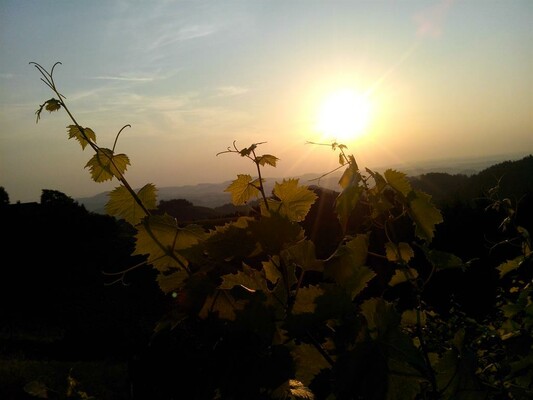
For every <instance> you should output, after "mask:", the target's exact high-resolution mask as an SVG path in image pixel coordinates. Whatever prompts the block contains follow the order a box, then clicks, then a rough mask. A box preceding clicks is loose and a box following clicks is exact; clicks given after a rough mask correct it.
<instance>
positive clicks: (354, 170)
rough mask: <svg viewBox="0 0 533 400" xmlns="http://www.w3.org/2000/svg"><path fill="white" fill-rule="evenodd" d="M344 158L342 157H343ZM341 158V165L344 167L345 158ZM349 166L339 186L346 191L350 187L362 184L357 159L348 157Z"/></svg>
mask: <svg viewBox="0 0 533 400" xmlns="http://www.w3.org/2000/svg"><path fill="white" fill-rule="evenodd" d="M341 156H342V155H341ZM341 156H339V157H340V158H339V160H343V162H341V165H344V158H343V157H341ZM348 161H349V165H348V168H346V169H345V170H344V172H343V174H342V176H341V178H340V179H339V185H340V187H341V188H343V189H346V188H347V187H348V186H357V185H358V184H359V182H361V174H360V173H359V167H358V166H357V162H355V157H354V156H352V155H350V156H348Z"/></svg>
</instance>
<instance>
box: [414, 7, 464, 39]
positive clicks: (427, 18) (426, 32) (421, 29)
mask: <svg viewBox="0 0 533 400" xmlns="http://www.w3.org/2000/svg"><path fill="white" fill-rule="evenodd" d="M453 3H454V0H441V1H439V2H438V3H436V4H434V5H433V6H431V7H429V8H426V9H425V10H422V11H421V12H419V13H417V14H416V15H415V16H414V17H413V19H414V21H415V23H416V24H417V34H418V35H419V36H422V37H424V36H429V37H433V38H437V37H440V36H441V35H442V31H443V27H444V22H445V19H446V16H447V15H448V11H449V10H450V7H451V6H452V4H453Z"/></svg>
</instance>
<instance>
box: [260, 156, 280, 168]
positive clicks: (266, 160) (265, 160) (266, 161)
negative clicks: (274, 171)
mask: <svg viewBox="0 0 533 400" xmlns="http://www.w3.org/2000/svg"><path fill="white" fill-rule="evenodd" d="M278 160H279V158H277V157H274V156H273V155H271V154H264V155H262V156H259V157H257V162H258V164H259V165H262V166H265V165H270V166H272V167H275V166H276V163H277V161H278Z"/></svg>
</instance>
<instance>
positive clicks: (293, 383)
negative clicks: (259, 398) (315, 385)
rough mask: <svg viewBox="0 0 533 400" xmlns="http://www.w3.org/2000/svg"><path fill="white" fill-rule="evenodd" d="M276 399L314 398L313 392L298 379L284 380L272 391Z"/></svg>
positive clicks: (310, 399)
mask: <svg viewBox="0 0 533 400" xmlns="http://www.w3.org/2000/svg"><path fill="white" fill-rule="evenodd" d="M272 398H273V399H275V400H314V398H315V395H314V394H313V392H312V391H311V390H310V389H309V388H307V387H306V386H304V384H303V383H302V382H300V381H298V380H296V379H289V380H288V381H285V382H283V383H282V384H281V385H280V386H278V387H277V388H276V389H274V391H273V392H272Z"/></svg>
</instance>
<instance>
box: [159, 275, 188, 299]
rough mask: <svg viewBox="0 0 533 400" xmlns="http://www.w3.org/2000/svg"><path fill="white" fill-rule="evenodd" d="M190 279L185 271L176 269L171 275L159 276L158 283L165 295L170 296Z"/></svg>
mask: <svg viewBox="0 0 533 400" xmlns="http://www.w3.org/2000/svg"><path fill="white" fill-rule="evenodd" d="M188 277H189V274H188V273H187V271H185V270H184V269H176V270H174V271H172V272H171V273H169V274H159V275H158V276H157V283H158V284H159V288H160V289H161V290H162V291H163V293H165V294H168V293H170V292H173V291H175V290H178V289H181V288H182V287H183V283H184V282H185V280H186V279H187V278H188Z"/></svg>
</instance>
